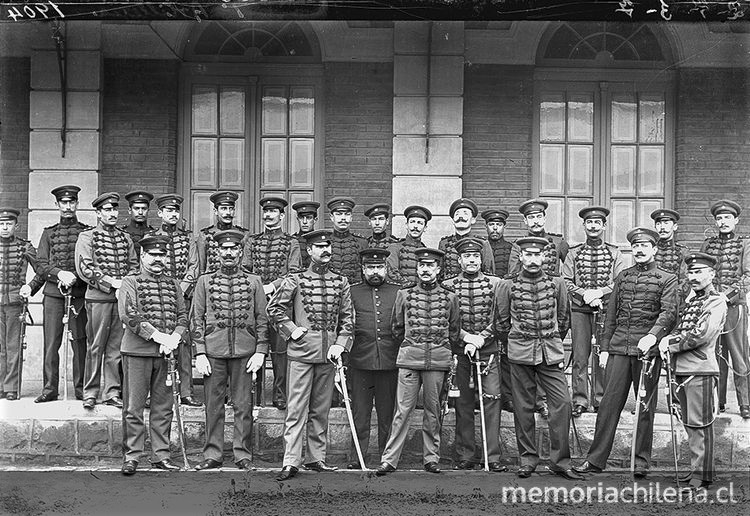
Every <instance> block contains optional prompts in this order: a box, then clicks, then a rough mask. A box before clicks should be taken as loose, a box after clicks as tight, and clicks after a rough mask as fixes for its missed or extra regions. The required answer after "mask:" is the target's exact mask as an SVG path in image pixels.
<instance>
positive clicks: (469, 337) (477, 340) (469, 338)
mask: <svg viewBox="0 0 750 516" xmlns="http://www.w3.org/2000/svg"><path fill="white" fill-rule="evenodd" d="M464 342H465V343H466V344H471V345H472V346H474V347H475V348H477V349H479V348H481V347H482V346H484V337H482V336H481V335H474V334H472V333H467V334H466V335H465V336H464Z"/></svg>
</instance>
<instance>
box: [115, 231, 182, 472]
mask: <svg viewBox="0 0 750 516" xmlns="http://www.w3.org/2000/svg"><path fill="white" fill-rule="evenodd" d="M168 244H169V237H167V236H165V235H153V236H145V237H143V238H142V239H141V258H140V262H141V269H140V272H138V273H137V274H130V275H128V276H126V277H125V278H123V279H122V287H121V288H120V292H119V295H118V296H117V297H118V301H117V306H118V311H119V314H120V319H121V320H122V324H123V326H124V327H125V332H124V334H123V336H122V373H123V382H122V383H123V394H124V402H123V409H122V448H123V450H122V452H123V464H122V473H123V475H132V474H134V473H135V470H136V468H137V467H138V460H139V459H140V457H141V455H143V451H144V445H145V441H146V430H145V426H144V423H143V409H144V408H145V405H146V397H147V396H148V393H149V392H150V393H151V409H150V411H149V418H148V419H149V437H150V440H151V466H152V467H154V468H158V469H163V470H167V471H171V470H177V469H180V468H179V467H178V466H177V465H176V464H174V463H173V462H172V460H171V459H170V456H169V455H170V452H169V434H170V429H171V427H172V412H173V407H172V392H171V390H170V388H169V387H167V361H166V360H165V359H164V355H169V354H170V353H172V352H174V351H175V350H176V349H177V348H178V347H179V345H180V341H181V340H182V338H183V337H184V336H185V334H186V333H187V328H188V318H187V311H186V308H185V300H184V298H183V295H182V290H181V289H180V284H179V282H178V281H177V280H176V279H174V278H171V277H169V276H168V275H167V274H165V272H166V263H165V262H166V259H167V245H168ZM118 326H119V325H118Z"/></svg>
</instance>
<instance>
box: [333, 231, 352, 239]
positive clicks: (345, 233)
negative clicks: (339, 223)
mask: <svg viewBox="0 0 750 516" xmlns="http://www.w3.org/2000/svg"><path fill="white" fill-rule="evenodd" d="M350 233H351V232H350V231H349V230H348V229H345V230H344V231H339V230H338V229H334V230H333V236H335V237H338V238H346V237H348V236H349V234H350Z"/></svg>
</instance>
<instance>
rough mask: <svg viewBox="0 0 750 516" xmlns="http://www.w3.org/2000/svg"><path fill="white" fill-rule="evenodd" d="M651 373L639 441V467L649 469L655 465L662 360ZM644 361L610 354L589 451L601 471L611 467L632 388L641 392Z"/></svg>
mask: <svg viewBox="0 0 750 516" xmlns="http://www.w3.org/2000/svg"><path fill="white" fill-rule="evenodd" d="M653 360H654V361H655V362H654V365H653V367H652V368H651V374H650V375H647V376H646V379H645V382H644V387H645V390H646V394H645V396H644V399H643V400H641V407H640V413H639V415H638V426H637V435H636V440H635V467H637V468H642V469H648V468H649V467H650V465H651V445H652V443H653V439H654V411H655V410H656V402H657V400H658V397H659V389H658V387H659V373H660V372H661V357H658V356H657V357H655V358H654V359H653ZM641 366H642V362H641V361H640V360H639V359H638V357H635V356H629V355H609V360H608V361H607V373H606V374H607V386H606V387H605V388H604V396H603V397H602V403H601V405H600V406H599V413H598V414H597V416H596V429H595V430H594V440H593V441H592V442H591V448H589V453H588V457H587V459H588V461H589V462H590V463H591V464H593V465H594V466H597V467H599V468H602V469H604V468H605V467H606V466H607V459H608V458H609V454H610V452H611V451H612V443H613V442H614V440H615V432H616V431H617V423H618V422H619V421H620V414H621V413H622V409H623V408H625V403H626V402H627V400H628V395H629V393H630V386H631V385H632V386H633V390H634V392H636V393H638V389H639V383H640V374H641Z"/></svg>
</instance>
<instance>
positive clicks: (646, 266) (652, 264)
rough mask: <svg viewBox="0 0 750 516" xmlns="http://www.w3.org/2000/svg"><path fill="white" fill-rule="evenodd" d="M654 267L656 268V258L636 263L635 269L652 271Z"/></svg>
mask: <svg viewBox="0 0 750 516" xmlns="http://www.w3.org/2000/svg"><path fill="white" fill-rule="evenodd" d="M654 268H656V261H654V260H651V261H650V262H648V263H636V264H635V270H637V271H639V272H644V271H650V270H651V269H654Z"/></svg>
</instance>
